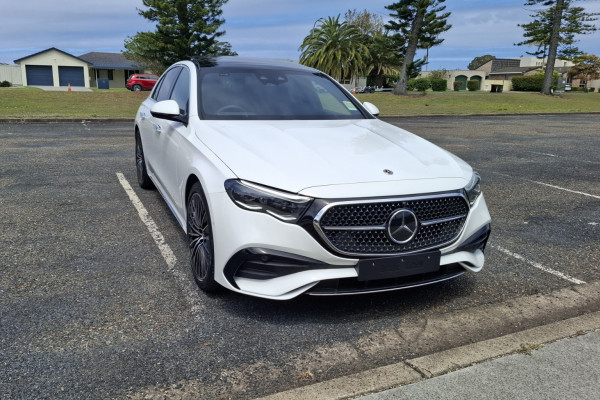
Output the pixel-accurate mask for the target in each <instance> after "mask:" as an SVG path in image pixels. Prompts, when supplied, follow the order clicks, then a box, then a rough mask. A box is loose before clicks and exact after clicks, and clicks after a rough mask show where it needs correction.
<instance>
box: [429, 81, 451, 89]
mask: <svg viewBox="0 0 600 400" xmlns="http://www.w3.org/2000/svg"><path fill="white" fill-rule="evenodd" d="M447 88H448V81H447V80H446V79H432V80H431V90H433V91H434V92H444V91H445V90H446V89H447Z"/></svg>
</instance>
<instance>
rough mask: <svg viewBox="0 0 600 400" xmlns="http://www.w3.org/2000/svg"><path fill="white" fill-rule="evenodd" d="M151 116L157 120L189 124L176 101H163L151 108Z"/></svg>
mask: <svg viewBox="0 0 600 400" xmlns="http://www.w3.org/2000/svg"><path fill="white" fill-rule="evenodd" d="M150 114H152V116H153V117H155V118H161V119H167V120H169V121H177V122H181V123H184V124H187V117H186V116H185V115H181V112H180V110H179V104H177V102H176V101H175V100H163V101H159V102H158V103H155V104H154V105H153V106H152V107H151V108H150Z"/></svg>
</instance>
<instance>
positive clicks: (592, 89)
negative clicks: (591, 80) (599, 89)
mask: <svg viewBox="0 0 600 400" xmlns="http://www.w3.org/2000/svg"><path fill="white" fill-rule="evenodd" d="M588 90H589V91H590V92H593V91H594V90H596V88H593V87H591V88H589V89H588Z"/></svg>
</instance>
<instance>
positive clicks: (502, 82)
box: [420, 57, 574, 92]
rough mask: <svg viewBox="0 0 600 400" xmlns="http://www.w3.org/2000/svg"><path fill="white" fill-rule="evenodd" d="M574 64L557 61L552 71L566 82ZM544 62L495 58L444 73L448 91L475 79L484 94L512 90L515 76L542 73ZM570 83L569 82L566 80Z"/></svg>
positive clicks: (527, 58) (530, 58) (462, 86)
mask: <svg viewBox="0 0 600 400" xmlns="http://www.w3.org/2000/svg"><path fill="white" fill-rule="evenodd" d="M573 65H574V64H573V62H571V61H567V60H562V59H557V60H556V62H555V64H554V69H555V71H557V72H558V73H559V74H561V76H562V77H563V78H565V79H566V80H567V79H568V78H567V72H568V70H569V68H570V67H572V66H573ZM544 68H545V63H544V60H542V59H539V58H536V57H522V58H497V59H494V60H490V61H488V62H487V63H485V64H483V65H482V66H480V67H479V68H477V69H476V70H451V71H446V75H447V78H445V79H447V81H448V90H453V88H454V82H461V83H462V84H461V87H460V90H466V89H467V84H466V82H467V80H471V79H475V80H478V81H479V83H480V85H479V86H480V90H483V91H486V92H502V91H507V90H512V84H511V80H512V78H514V77H516V76H528V75H535V74H537V73H538V72H540V71H544ZM430 74H431V71H429V72H422V73H421V75H420V76H423V77H427V76H428V75H430ZM567 82H569V83H570V81H568V80H567Z"/></svg>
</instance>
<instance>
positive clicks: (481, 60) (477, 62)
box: [467, 54, 496, 71]
mask: <svg viewBox="0 0 600 400" xmlns="http://www.w3.org/2000/svg"><path fill="white" fill-rule="evenodd" d="M495 59H496V56H493V55H491V54H486V55H484V56H479V57H475V58H474V59H473V61H471V62H470V63H469V65H468V66H467V68H468V69H469V70H470V71H474V70H476V69H477V68H479V67H481V66H482V65H483V64H485V63H487V62H489V61H491V60H495Z"/></svg>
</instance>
